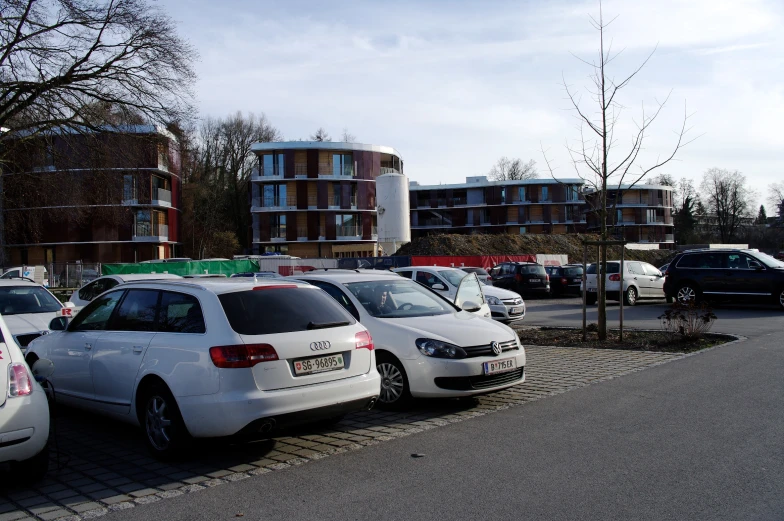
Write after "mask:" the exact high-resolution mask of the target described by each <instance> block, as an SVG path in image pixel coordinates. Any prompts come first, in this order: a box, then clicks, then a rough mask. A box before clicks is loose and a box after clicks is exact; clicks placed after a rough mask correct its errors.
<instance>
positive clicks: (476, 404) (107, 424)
mask: <svg viewBox="0 0 784 521" xmlns="http://www.w3.org/2000/svg"><path fill="white" fill-rule="evenodd" d="M527 354H528V367H527V369H526V372H527V381H526V382H525V383H524V384H523V385H520V386H516V387H513V388H511V389H508V390H506V391H503V392H499V393H495V394H491V395H485V396H482V397H479V398H476V399H469V400H439V401H426V402H421V403H418V404H417V405H416V406H415V408H414V409H412V410H410V411H408V412H400V413H392V412H384V411H380V410H373V411H369V412H363V413H357V414H354V415H351V416H349V417H347V418H346V419H345V420H343V421H342V422H341V423H339V424H338V425H336V426H334V427H332V428H329V429H321V430H318V429H313V428H310V429H301V430H299V431H297V432H291V433H288V435H286V436H281V437H276V438H273V439H267V440H258V441H254V442H251V443H232V442H230V441H220V440H214V441H210V442H208V443H203V444H201V445H199V446H198V447H197V449H196V450H195V451H194V455H193V457H192V458H191V459H189V460H185V461H179V462H176V463H171V464H166V463H161V462H158V461H156V460H154V459H152V458H151V457H150V456H149V455H148V452H147V450H146V448H145V446H144V444H143V442H142V438H141V436H142V433H141V431H139V430H137V429H129V428H128V427H127V426H126V425H124V424H120V423H115V422H112V421H110V420H107V419H105V418H101V417H97V416H94V415H90V414H87V413H82V412H79V411H76V410H72V409H65V408H61V409H59V410H58V411H57V419H56V422H55V432H54V435H55V438H56V440H57V443H56V445H55V446H54V449H55V450H54V451H53V454H52V470H51V471H50V474H49V477H48V478H47V479H46V480H44V481H42V482H41V483H39V484H38V485H37V486H36V487H35V488H32V489H8V491H7V494H6V495H5V496H3V498H2V500H0V521H10V520H17V519H26V518H38V519H45V520H49V519H60V518H63V519H80V518H81V519H89V518H92V517H95V516H99V515H102V514H105V513H107V512H110V511H115V510H121V509H125V508H131V507H133V506H136V505H142V504H145V503H151V502H155V501H160V500H165V499H166V498H170V497H175V496H179V495H182V494H185V493H190V492H195V491H198V490H202V489H203V488H205V487H214V486H218V485H221V484H224V483H228V482H231V481H236V480H241V479H246V478H249V477H251V476H254V475H258V474H263V473H267V472H272V471H275V470H279V469H283V468H288V467H290V466H291V465H301V464H306V463H307V462H308V461H311V460H316V459H321V458H324V457H327V456H330V455H332V454H338V453H341V452H345V451H349V450H358V449H362V448H363V447H365V446H369V445H374V444H377V443H381V442H384V441H388V440H391V439H395V438H397V437H400V436H406V435H409V434H413V433H417V432H422V431H424V430H428V429H433V428H438V427H443V426H446V425H449V424H451V423H455V422H460V421H464V420H466V419H470V418H476V417H480V416H483V415H485V414H488V413H492V412H493V411H496V410H499V409H505V408H509V407H513V406H517V405H521V404H524V403H526V402H530V401H533V400H538V399H541V398H544V397H547V396H551V395H554V394H559V393H563V392H566V391H569V390H571V389H575V388H578V387H581V386H585V385H589V384H591V383H594V382H598V381H602V380H605V379H609V378H614V377H617V376H621V375H623V374H627V373H630V372H633V371H638V370H641V369H645V368H648V367H652V366H654V365H658V364H661V363H666V362H669V361H671V360H674V359H677V358H680V356H681V355H672V354H661V353H631V352H624V351H607V350H586V349H564V348H547V347H529V348H528V349H527Z"/></svg>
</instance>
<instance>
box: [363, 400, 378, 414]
mask: <svg viewBox="0 0 784 521" xmlns="http://www.w3.org/2000/svg"><path fill="white" fill-rule="evenodd" d="M375 405H376V398H371V399H370V401H369V402H368V404H367V406H366V407H365V410H366V411H369V410H370V409H372V408H373V407H375Z"/></svg>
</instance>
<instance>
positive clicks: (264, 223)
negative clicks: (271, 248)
mask: <svg viewBox="0 0 784 521" xmlns="http://www.w3.org/2000/svg"><path fill="white" fill-rule="evenodd" d="M259 240H260V241H261V242H268V241H269V240H270V214H268V213H267V212H263V213H260V214H259Z"/></svg>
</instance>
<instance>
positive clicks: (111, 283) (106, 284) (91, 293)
mask: <svg viewBox="0 0 784 521" xmlns="http://www.w3.org/2000/svg"><path fill="white" fill-rule="evenodd" d="M117 284H119V282H117V281H116V280H114V279H99V280H96V281H94V282H91V283H90V284H88V285H86V286H85V287H83V288H82V289H80V290H79V299H80V300H86V301H88V302H89V301H91V300H92V299H94V298H95V297H97V296H98V295H100V294H101V293H103V292H104V291H109V290H110V289H112V288H113V287H115V286H116V285H117Z"/></svg>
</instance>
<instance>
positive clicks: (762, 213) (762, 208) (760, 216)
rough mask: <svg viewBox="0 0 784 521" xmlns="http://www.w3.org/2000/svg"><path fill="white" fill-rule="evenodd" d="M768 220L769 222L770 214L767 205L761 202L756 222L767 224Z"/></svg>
mask: <svg viewBox="0 0 784 521" xmlns="http://www.w3.org/2000/svg"><path fill="white" fill-rule="evenodd" d="M767 222H768V216H767V215H766V213H765V205H764V204H761V205H760V209H759V213H758V214H757V222H756V224H766V223H767Z"/></svg>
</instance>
